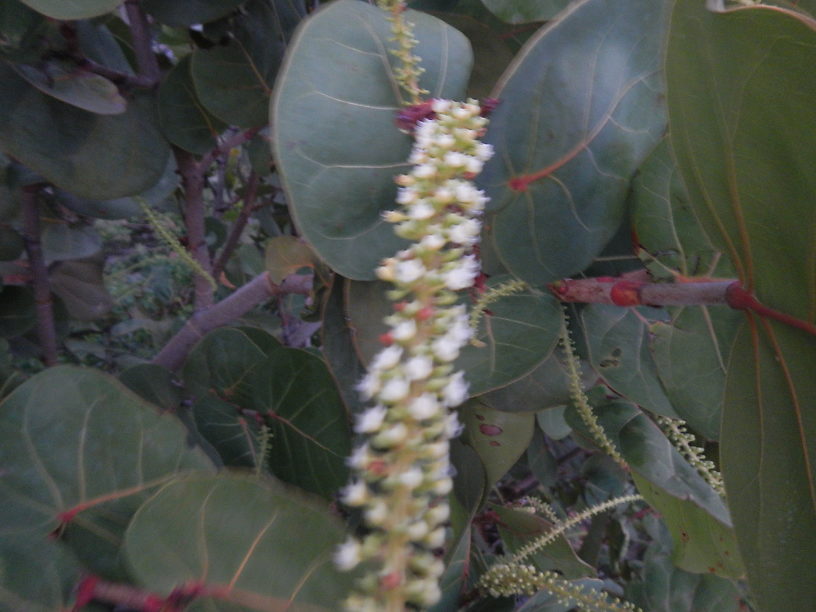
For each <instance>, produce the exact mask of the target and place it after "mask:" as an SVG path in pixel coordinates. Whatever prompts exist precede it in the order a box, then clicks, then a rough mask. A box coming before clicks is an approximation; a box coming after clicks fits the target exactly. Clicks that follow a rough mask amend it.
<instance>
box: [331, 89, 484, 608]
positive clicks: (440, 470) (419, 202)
mask: <svg viewBox="0 0 816 612" xmlns="http://www.w3.org/2000/svg"><path fill="white" fill-rule="evenodd" d="M430 110H431V111H432V112H430V113H429V117H426V118H424V119H421V120H420V121H418V123H417V124H416V126H415V127H414V130H413V135H414V139H415V142H414V147H413V151H412V152H411V157H410V159H409V162H410V163H411V164H412V165H413V169H412V171H411V173H410V174H405V175H401V176H398V177H397V179H396V181H397V184H398V185H399V186H400V187H399V191H398V195H397V203H398V204H400V207H399V209H398V210H393V211H389V212H388V213H386V214H385V218H386V220H388V221H390V222H392V223H394V224H396V228H395V231H396V233H397V234H398V235H399V236H402V237H403V238H407V239H408V240H410V241H412V245H411V246H410V247H408V248H407V249H404V250H402V251H400V252H398V253H397V254H396V255H394V256H393V257H390V258H388V259H386V260H385V261H383V262H382V265H381V266H380V267H379V268H378V269H377V275H378V276H379V277H380V278H381V279H382V280H385V281H389V282H390V283H392V284H393V285H394V288H393V289H392V290H391V291H390V296H389V297H391V299H393V300H394V302H395V304H394V313H393V314H392V315H390V316H389V317H387V318H386V323H387V324H388V325H389V328H390V329H389V331H388V333H386V334H384V335H383V337H382V341H383V344H384V345H385V348H383V350H382V351H381V352H380V353H379V354H377V355H376V356H375V357H374V359H373V360H372V361H371V363H370V365H369V370H368V373H367V374H366V376H365V377H364V378H363V379H362V380H361V381H360V383H359V385H358V390H359V392H360V393H361V394H362V396H363V397H364V399H366V400H367V401H370V403H371V404H372V407H370V408H368V409H366V410H365V411H363V412H362V413H361V414H360V415H358V417H357V420H356V425H355V430H356V431H357V433H359V434H364V435H365V442H363V443H362V444H361V445H360V446H358V447H357V448H356V449H355V450H354V451H353V453H352V456H351V457H350V459H349V463H350V466H351V468H352V470H353V474H354V476H353V479H352V481H351V482H350V483H349V484H348V486H346V487H345V488H344V489H343V491H342V492H341V499H342V501H343V503H345V504H346V505H347V506H351V507H357V508H360V509H361V511H362V516H363V521H364V525H365V528H366V531H367V535H365V536H364V537H363V538H362V539H358V538H353V537H352V538H349V539H348V540H347V541H346V542H345V543H344V544H343V545H341V546H340V548H339V549H338V550H337V552H336V554H335V562H336V564H337V565H338V566H339V567H340V568H341V569H351V568H353V567H355V566H357V565H358V564H359V563H361V562H366V561H369V562H372V564H371V567H372V568H374V569H372V570H371V572H369V573H368V574H367V575H365V576H364V577H363V578H362V579H361V580H360V582H359V583H358V588H357V590H356V591H355V593H354V594H353V595H352V596H351V597H350V598H349V600H348V601H347V602H346V604H347V608H348V609H350V610H355V611H366V610H378V611H379V610H401V609H403V606H404V603H405V602H410V603H412V604H414V605H416V606H419V607H425V606H429V605H432V604H434V603H435V602H436V601H438V599H439V597H440V591H439V586H438V579H439V576H440V575H441V573H442V571H443V564H442V560H441V559H440V558H439V556H438V554H437V553H438V552H439V549H440V547H442V546H443V544H444V540H445V524H446V522H447V520H448V514H449V510H448V504H447V495H448V493H449V492H450V491H451V488H452V486H453V483H452V479H451V476H452V474H451V466H450V463H449V458H448V450H449V440H450V439H451V438H453V437H455V436H457V435H458V434H459V432H460V429H461V426H460V425H459V421H458V419H457V415H456V412H452V411H451V410H450V409H451V408H454V407H456V406H457V405H459V404H460V403H462V402H463V401H464V400H465V399H466V398H467V395H468V385H467V382H466V381H465V379H464V373H463V372H461V371H454V367H453V365H452V362H453V361H454V360H455V359H456V358H457V357H458V355H459V351H460V349H461V348H462V346H463V345H464V344H465V343H466V342H468V340H469V339H470V336H471V328H470V326H469V324H468V317H467V312H466V308H465V307H464V306H463V305H457V304H456V301H457V295H456V293H455V292H456V291H459V290H461V289H465V288H467V287H471V286H472V285H473V283H474V281H475V279H476V277H477V275H478V273H479V263H478V261H477V259H476V258H475V257H474V255H473V253H472V249H473V246H474V245H475V244H476V242H477V241H478V239H479V234H480V232H481V222H480V217H481V215H482V212H483V210H484V206H485V203H486V202H487V197H486V196H485V195H484V193H483V192H482V191H480V190H479V189H477V188H476V187H474V186H473V184H472V182H471V180H472V179H473V178H474V177H475V176H476V175H477V174H478V173H479V172H480V171H481V169H482V164H483V163H484V162H485V161H487V159H489V158H490V156H491V154H492V148H491V147H490V145H487V144H483V143H481V142H479V138H480V137H481V136H482V135H483V133H484V130H485V126H486V125H487V119H485V118H484V117H483V116H482V109H481V107H480V106H479V104H478V103H476V102H475V101H473V100H470V101H468V102H465V103H461V102H451V101H448V100H434V101H433V102H432V103H430Z"/></svg>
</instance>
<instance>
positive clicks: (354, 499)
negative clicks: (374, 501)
mask: <svg viewBox="0 0 816 612" xmlns="http://www.w3.org/2000/svg"><path fill="white" fill-rule="evenodd" d="M368 498H369V494H368V487H367V486H366V484H365V483H364V482H363V481H362V480H355V481H354V482H351V483H349V484H347V485H346V486H345V487H343V488H342V489H341V491H340V499H341V500H342V502H343V503H344V504H346V505H347V506H352V507H357V506H362V505H363V504H364V503H366V501H368Z"/></svg>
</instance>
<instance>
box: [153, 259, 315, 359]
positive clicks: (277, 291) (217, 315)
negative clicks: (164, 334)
mask: <svg viewBox="0 0 816 612" xmlns="http://www.w3.org/2000/svg"><path fill="white" fill-rule="evenodd" d="M311 289H312V277H311V276H307V275H292V276H289V277H288V278H286V279H285V280H284V281H283V282H282V283H281V284H280V285H276V284H275V283H273V282H272V280H271V279H270V278H269V273H267V272H264V273H262V274H260V275H258V276H256V277H255V278H254V279H252V280H251V281H250V282H248V283H247V284H245V285H243V286H242V287H241V288H240V289H238V290H237V291H236V292H235V293H233V294H231V295H230V296H228V297H226V298H224V299H223V300H221V301H220V302H218V303H217V304H215V305H214V306H212V307H211V308H209V309H207V310H203V311H200V312H197V313H196V314H194V315H193V316H192V317H190V319H189V320H188V321H187V323H185V325H184V327H182V328H181V329H180V330H179V332H178V333H177V334H176V335H175V336H173V337H172V338H171V339H170V342H168V343H167V345H166V346H165V347H164V348H163V349H162V350H161V352H159V354H158V355H156V357H155V358H154V359H153V363H155V364H156V365H160V366H163V367H165V368H167V369H168V370H177V369H178V368H179V367H181V364H182V363H183V362H184V359H185V358H186V357H187V353H188V352H189V351H190V349H191V348H192V347H193V345H194V344H195V343H196V342H198V341H199V340H200V339H201V338H202V337H204V335H205V334H206V333H207V332H209V331H212V330H213V329H216V328H217V327H221V326H223V325H227V324H228V323H231V322H232V321H235V320H236V319H238V318H239V317H241V316H243V315H244V314H245V313H247V312H248V311H249V310H251V309H252V308H254V307H255V306H257V305H258V304H261V303H263V302H265V301H266V300H268V299H270V298H272V297H276V296H280V295H285V294H289V293H300V294H308V293H309V292H310V291H311Z"/></svg>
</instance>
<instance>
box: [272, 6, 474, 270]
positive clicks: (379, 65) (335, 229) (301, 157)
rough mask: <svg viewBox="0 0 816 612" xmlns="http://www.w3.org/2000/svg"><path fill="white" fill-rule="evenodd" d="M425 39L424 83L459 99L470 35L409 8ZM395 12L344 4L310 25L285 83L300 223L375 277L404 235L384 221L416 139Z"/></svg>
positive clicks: (337, 259) (284, 140)
mask: <svg viewBox="0 0 816 612" xmlns="http://www.w3.org/2000/svg"><path fill="white" fill-rule="evenodd" d="M405 17H406V19H407V20H409V21H411V22H413V23H414V24H415V29H414V36H415V37H416V38H417V39H418V40H419V43H418V45H417V46H416V48H415V49H414V51H413V53H414V54H416V55H418V56H420V57H421V58H422V67H423V68H424V69H425V72H424V73H423V75H422V78H421V85H422V86H423V87H424V88H425V89H428V90H429V91H430V92H431V93H430V94H429V95H430V96H431V97H442V98H452V99H459V98H461V97H462V95H463V93H464V90H465V87H466V85H467V78H468V74H469V72H470V65H471V54H470V48H469V45H468V42H467V39H466V38H465V37H464V36H463V35H462V34H460V33H459V32H458V31H456V30H454V29H453V28H451V27H450V26H448V25H446V24H445V23H444V22H442V21H440V20H438V19H436V18H434V17H431V16H430V15H427V14H424V13H417V12H413V11H408V12H407V13H406V14H405ZM392 36H393V35H392V34H391V30H390V25H389V23H388V21H387V19H386V16H385V13H384V12H383V11H382V10H380V9H378V8H376V7H374V6H370V5H367V4H364V3H361V2H357V1H355V0H338V1H337V2H332V3H331V4H329V5H328V6H325V7H323V8H322V9H321V10H320V11H318V12H316V13H315V14H313V15H312V16H311V17H309V18H308V19H307V20H306V21H304V22H303V23H302V25H301V26H300V28H299V30H298V31H297V33H296V34H295V36H294V38H293V40H292V42H291V44H290V45H289V48H288V51H287V57H286V60H285V62H284V66H283V68H282V70H281V74H280V76H279V78H278V80H277V83H276V86H275V97H274V100H273V104H272V110H271V113H272V117H271V122H272V125H273V137H272V140H273V149H274V153H275V158H276V160H277V162H278V168H279V170H280V172H281V175H282V177H283V183H284V187H285V189H286V193H287V196H288V198H289V204H290V208H291V211H292V214H293V216H294V218H295V222H296V223H297V225H298V228H299V229H300V231H301V232H302V233H303V236H304V237H305V238H306V239H307V240H308V241H309V243H310V244H312V245H313V246H314V248H315V249H316V250H317V252H318V253H319V254H320V256H321V257H322V258H323V259H324V260H325V261H326V262H327V263H328V264H329V265H330V266H331V267H332V268H334V269H335V270H336V271H338V272H339V273H340V274H342V275H343V276H346V277H348V278H353V279H358V280H373V278H374V269H375V267H376V266H377V264H378V263H379V261H380V260H381V259H382V258H383V257H385V256H388V255H392V254H393V253H395V252H396V251H397V250H398V249H399V248H400V247H401V246H403V245H404V241H403V240H401V239H399V238H397V237H396V236H394V230H393V227H392V225H391V224H390V223H386V222H385V221H383V220H382V218H381V213H382V212H383V211H384V210H388V209H391V208H393V207H394V206H395V204H394V199H395V197H396V186H395V185H394V180H393V179H394V176H395V175H397V174H400V173H402V172H405V171H406V170H407V169H408V166H407V164H406V159H407V158H408V155H409V151H410V147H411V139H410V137H408V136H406V135H405V134H402V133H400V132H399V131H398V130H397V129H396V127H395V125H394V118H395V113H396V111H397V110H398V109H399V107H400V105H401V104H402V102H403V100H402V94H401V93H400V91H399V88H398V86H397V83H396V81H395V80H394V65H395V62H396V61H397V60H396V59H395V58H394V57H393V56H392V55H391V53H390V52H389V49H390V48H392V47H393V45H394V43H393V42H390V39H391V38H392Z"/></svg>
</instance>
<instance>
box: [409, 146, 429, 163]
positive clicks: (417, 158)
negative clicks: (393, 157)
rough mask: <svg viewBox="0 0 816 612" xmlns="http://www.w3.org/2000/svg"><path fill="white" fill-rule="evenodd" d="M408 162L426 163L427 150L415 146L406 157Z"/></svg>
mask: <svg viewBox="0 0 816 612" xmlns="http://www.w3.org/2000/svg"><path fill="white" fill-rule="evenodd" d="M408 163H409V164H411V165H412V166H419V165H420V164H426V163H428V152H427V151H426V150H425V149H423V148H420V147H415V148H414V150H413V151H411V155H410V156H409V157H408Z"/></svg>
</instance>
